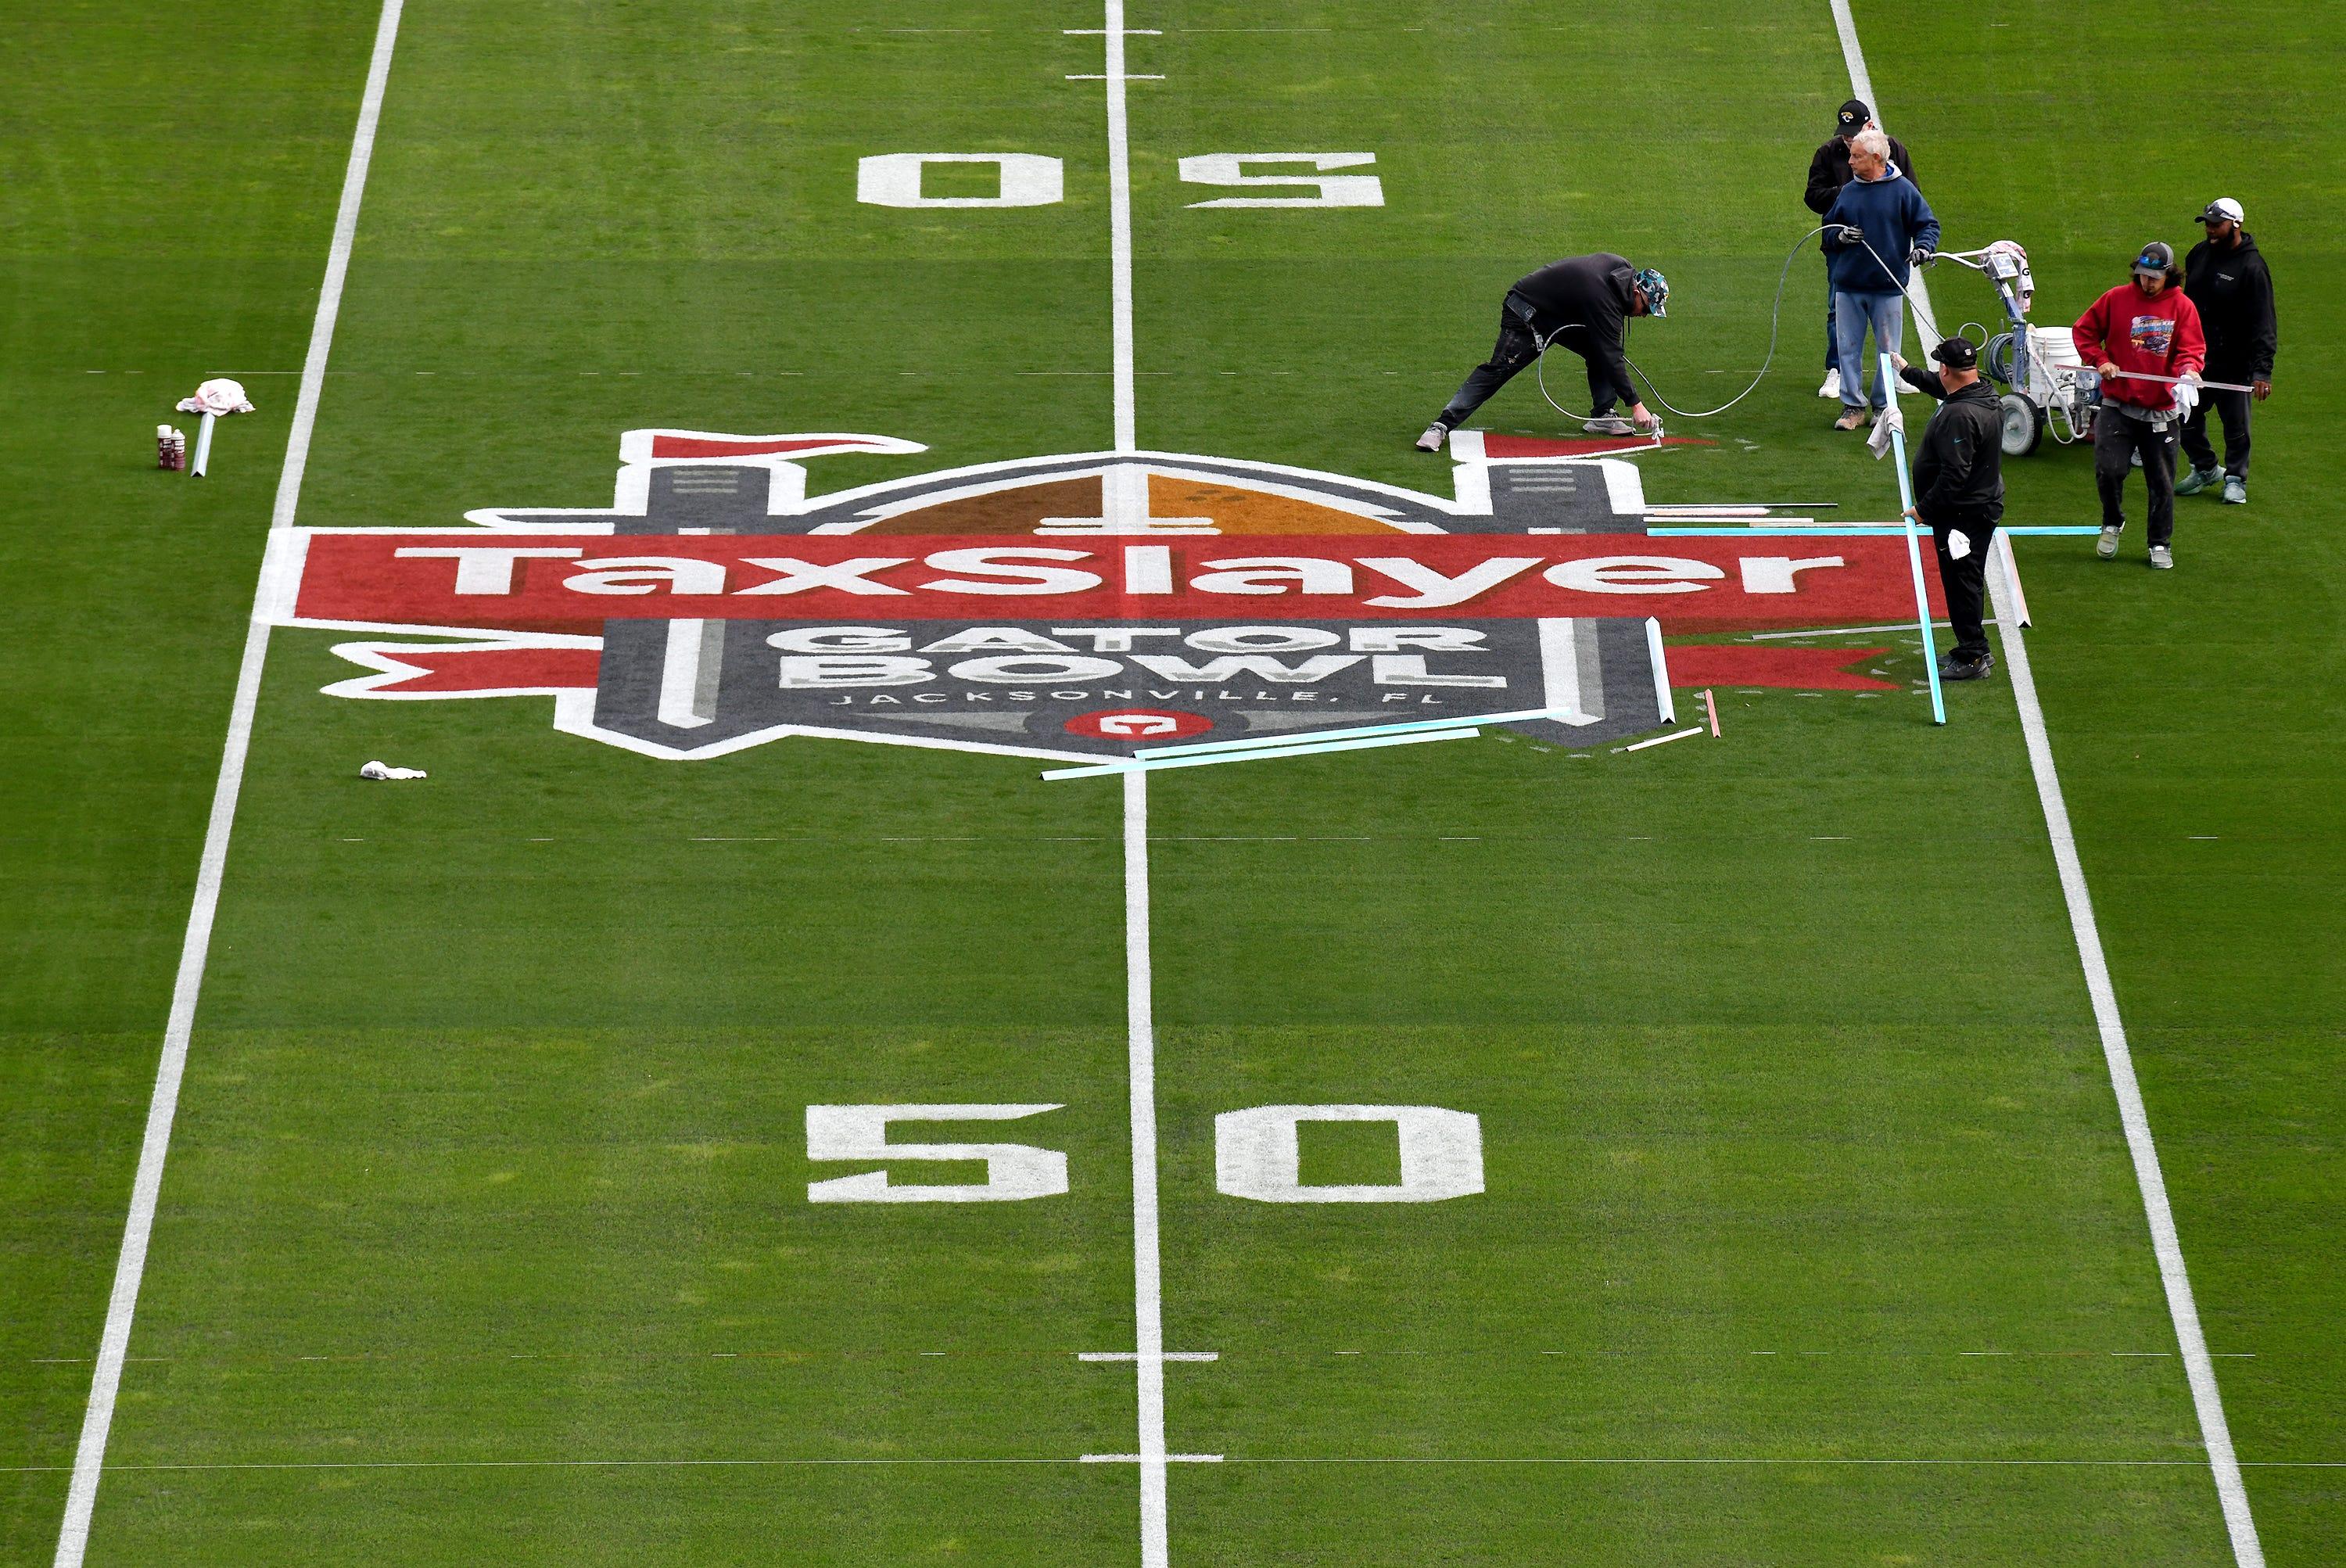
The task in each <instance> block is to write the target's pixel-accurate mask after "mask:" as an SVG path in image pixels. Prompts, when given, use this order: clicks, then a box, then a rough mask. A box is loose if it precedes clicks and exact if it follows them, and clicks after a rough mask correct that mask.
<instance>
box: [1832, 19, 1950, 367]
mask: <svg viewBox="0 0 2346 1568" xmlns="http://www.w3.org/2000/svg"><path fill="white" fill-rule="evenodd" d="M1832 14H1833V27H1834V30H1835V31H1837V32H1839V33H1840V34H1841V63H1842V64H1844V65H1846V66H1848V67H1849V85H1850V89H1851V92H1852V93H1853V94H1854V95H1855V96H1856V97H1861V98H1863V99H1864V100H1865V102H1866V105H1867V107H1870V108H1872V110H1873V118H1874V122H1875V123H1876V124H1878V125H1880V126H1881V127H1882V130H1883V132H1884V133H1887V132H1888V131H1889V129H1890V117H1888V116H1887V115H1885V114H1883V113H1882V100H1881V99H1880V98H1877V97H1874V96H1873V75H1872V72H1870V71H1868V70H1867V69H1866V68H1865V50H1864V48H1863V47H1862V46H1860V45H1859V43H1858V41H1857V18H1856V17H1854V16H1852V15H1850V11H1849V0H1832ZM1913 293H1914V296H1916V297H1919V299H1920V300H1921V301H1922V305H1923V308H1922V309H1921V310H1919V311H1913V317H1914V336H1915V341H1918V342H1920V343H1921V344H1922V345H1923V354H1928V353H1929V352H1930V351H1932V350H1933V349H1935V348H1937V347H1938V346H1939V340H1938V338H1937V336H1936V335H1935V334H1934V333H1933V331H1931V326H1930V322H1931V321H1936V320H1937V319H1938V314H1939V312H1938V310H1937V308H1936V307H1934V306H1933V304H1932V303H1931V285H1930V284H1928V283H1926V282H1924V281H1923V275H1922V273H1920V272H1917V273H1915V274H1914V289H1913ZM1914 302H1915V300H1914V299H1913V298H1910V299H1909V300H1907V304H1908V305H1909V306H1910V307H1911V306H1912V305H1913V303H1914ZM1926 318H1928V319H1927V320H1926ZM1916 357H1917V358H1921V357H1922V355H1917V356H1916ZM1896 390H1897V389H1896V388H1894V387H1893V388H1892V389H1891V391H1892V394H1893V396H1894V394H1895V392H1896Z"/></svg>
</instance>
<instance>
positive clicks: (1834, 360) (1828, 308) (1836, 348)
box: [1825, 271, 1841, 371]
mask: <svg viewBox="0 0 2346 1568" xmlns="http://www.w3.org/2000/svg"><path fill="white" fill-rule="evenodd" d="M1838 293H1839V290H1836V289H1835V288H1834V287H1833V286H1832V274H1831V272H1830V271H1828V272H1827V273H1826V274H1825V369H1826V370H1828V371H1837V370H1839V369H1841V329H1840V326H1839V325H1838V324H1837V323H1836V321H1834V309H1833V299H1834V296H1835V295H1836V294H1838Z"/></svg>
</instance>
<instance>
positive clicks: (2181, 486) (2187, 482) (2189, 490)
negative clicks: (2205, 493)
mask: <svg viewBox="0 0 2346 1568" xmlns="http://www.w3.org/2000/svg"><path fill="white" fill-rule="evenodd" d="M2223 476H2224V471H2223V470H2222V469H2220V468H2195V469H2193V470H2192V471H2191V472H2190V473H2187V474H2185V475H2184V476H2183V477H2182V478H2180V479H2178V480H2177V481H2176V482H2175V494H2178V495H2197V494H2199V493H2200V492H2201V491H2202V490H2205V489H2207V488H2208V486H2209V485H2210V484H2215V483H2216V481H2218V480H2219V479H2221V478H2222V477H2223Z"/></svg>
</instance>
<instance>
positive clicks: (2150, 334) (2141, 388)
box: [2069, 282, 2208, 409]
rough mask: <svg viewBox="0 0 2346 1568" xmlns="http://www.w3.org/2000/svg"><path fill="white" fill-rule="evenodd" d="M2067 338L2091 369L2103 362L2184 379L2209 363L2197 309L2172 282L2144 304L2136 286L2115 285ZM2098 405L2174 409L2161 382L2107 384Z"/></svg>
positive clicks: (2169, 392)
mask: <svg viewBox="0 0 2346 1568" xmlns="http://www.w3.org/2000/svg"><path fill="white" fill-rule="evenodd" d="M2069 336H2070V337H2071V338H2072V339H2074V340H2075V341H2076V344H2077V352H2078V353H2080V354H2082V355H2084V356H2085V360H2086V364H2087V365H2089V366H2091V365H2099V364H2102V363H2103V362H2104V361H2107V362H2108V363H2110V364H2114V365H2116V366H2117V368H2118V369H2120V370H2122V371H2145V372H2149V373H2150V374H2152V375H2155V376H2182V375H2189V374H2190V373H2192V372H2195V371H2197V370H2198V369H2199V367H2200V366H2202V365H2204V364H2206V363H2207V362H2208V335H2207V333H2205V332H2203V331H2200V329H2199V307H2198V306H2197V305H2195V304H2193V303H2192V302H2191V300H2190V297H2189V296H2188V295H2187V294H2185V293H2184V292H2183V290H2182V289H2181V288H2179V287H2178V286H2177V285H2176V284H2173V283H2169V284H2168V286H2167V287H2166V288H2164V289H2161V290H2159V291H2158V292H2157V294H2156V295H2155V296H2153V297H2152V298H2150V299H2147V300H2146V299H2144V298H2143V297H2142V290H2140V289H2137V288H2136V287H2135V286H2134V284H2132V283H2130V282H2128V283H2121V284H2119V285H2118V286H2117V288H2115V289H2113V290H2110V291H2109V292H2108V293H2106V294H2105V295H2103V296H2102V297H2101V298H2100V299H2098V300H2095V301H2094V302H2093V304H2092V305H2091V306H2090V307H2088V308H2087V310H2086V313H2085V314H2084V315H2082V316H2080V317H2078V318H2077V324H2076V326H2074V327H2072V328H2070V329H2069ZM2102 401H2103V402H2130V403H2132V404H2134V405H2135V406H2136V407H2137V408H2154V409H2168V408H2172V407H2174V406H2175V389H2174V388H2173V387H2171V386H2169V385H2168V384H2167V383H2166V382H2137V381H2126V380H2119V381H2105V382H2102Z"/></svg>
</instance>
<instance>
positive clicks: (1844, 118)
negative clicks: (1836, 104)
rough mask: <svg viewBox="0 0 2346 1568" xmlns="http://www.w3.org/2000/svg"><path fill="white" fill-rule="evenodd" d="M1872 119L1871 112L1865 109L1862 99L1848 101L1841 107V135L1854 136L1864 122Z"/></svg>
mask: <svg viewBox="0 0 2346 1568" xmlns="http://www.w3.org/2000/svg"><path fill="white" fill-rule="evenodd" d="M1872 117H1873V111H1872V109H1870V108H1867V107H1865V100H1864V99H1863V98H1851V99H1850V100H1849V102H1847V103H1845V104H1843V105H1841V135H1843V136H1851V135H1853V134H1855V133H1856V132H1857V130H1858V129H1859V128H1860V127H1862V126H1863V125H1864V124H1865V122H1866V121H1868V120H1870V119H1872Z"/></svg>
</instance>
